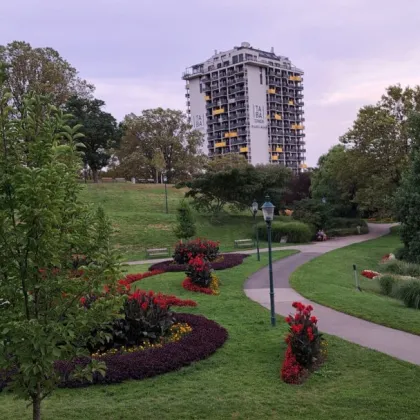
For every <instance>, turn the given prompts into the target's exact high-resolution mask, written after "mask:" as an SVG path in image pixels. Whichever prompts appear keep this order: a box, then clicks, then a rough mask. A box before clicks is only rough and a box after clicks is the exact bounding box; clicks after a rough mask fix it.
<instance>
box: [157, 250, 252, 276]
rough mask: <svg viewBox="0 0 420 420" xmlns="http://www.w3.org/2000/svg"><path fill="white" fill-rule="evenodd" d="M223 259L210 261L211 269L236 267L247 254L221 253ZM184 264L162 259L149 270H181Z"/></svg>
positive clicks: (184, 266) (185, 267) (183, 269)
mask: <svg viewBox="0 0 420 420" xmlns="http://www.w3.org/2000/svg"><path fill="white" fill-rule="evenodd" d="M220 257H223V260H220V261H217V260H216V261H213V262H211V263H210V264H211V266H212V268H213V270H226V269H228V268H232V267H236V266H237V265H241V264H242V263H243V261H244V259H245V258H246V257H249V255H248V254H233V253H232V254H221V255H220ZM186 269H187V265H186V264H176V263H174V262H173V260H167V261H162V262H160V263H156V264H153V265H151V266H150V267H149V271H153V270H162V271H165V272H183V271H186Z"/></svg>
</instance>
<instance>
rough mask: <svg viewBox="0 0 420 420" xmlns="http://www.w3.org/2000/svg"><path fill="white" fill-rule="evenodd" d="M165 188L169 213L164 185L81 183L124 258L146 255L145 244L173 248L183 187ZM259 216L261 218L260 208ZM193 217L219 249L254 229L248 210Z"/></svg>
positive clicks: (199, 229) (228, 247) (200, 231)
mask: <svg viewBox="0 0 420 420" xmlns="http://www.w3.org/2000/svg"><path fill="white" fill-rule="evenodd" d="M167 191H168V208H169V213H168V214H166V212H165V190H164V186H163V185H154V184H137V185H133V184H129V183H126V184H87V185H86V186H84V187H83V193H82V198H83V199H84V200H85V201H86V202H88V203H92V204H94V205H101V206H102V207H103V208H104V209H105V211H106V214H107V215H108V216H109V217H110V219H111V221H112V223H113V226H114V228H115V229H116V230H117V233H116V235H115V239H114V243H115V245H116V246H117V247H118V248H119V250H120V251H121V252H122V253H123V256H124V259H125V260H126V261H135V260H142V259H145V257H146V255H145V250H146V249H147V248H153V247H155V248H156V247H169V248H172V247H173V245H174V244H175V243H176V241H177V239H176V237H175V235H174V234H173V227H174V225H175V223H176V207H177V205H178V203H179V201H180V200H181V199H182V198H183V196H184V192H185V191H183V190H178V189H176V188H174V187H173V186H168V188H167ZM258 217H259V218H260V219H261V220H262V215H261V212H260V214H259V216H258ZM283 217H284V216H283ZM195 218H196V225H197V236H199V237H202V238H208V239H212V240H217V241H220V245H221V250H222V251H231V250H233V242H234V240H236V239H247V238H250V237H251V236H252V233H253V226H254V225H253V217H252V215H251V213H247V212H244V213H235V212H232V211H230V212H229V213H226V214H225V215H224V216H223V217H221V218H220V220H218V221H212V220H211V219H210V217H209V216H207V215H201V214H198V213H196V214H195ZM266 246H267V243H265V242H262V243H261V248H263V247H266ZM276 246H280V244H276Z"/></svg>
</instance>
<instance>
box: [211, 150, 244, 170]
mask: <svg viewBox="0 0 420 420" xmlns="http://www.w3.org/2000/svg"><path fill="white" fill-rule="evenodd" d="M247 166H249V163H248V161H247V160H246V158H245V156H243V155H241V154H239V153H227V154H225V155H220V156H215V157H214V158H213V159H209V161H208V162H207V165H206V169H207V170H208V171H213V172H220V171H228V170H230V169H234V168H237V169H244V168H246V167H247Z"/></svg>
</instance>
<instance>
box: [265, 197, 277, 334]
mask: <svg viewBox="0 0 420 420" xmlns="http://www.w3.org/2000/svg"><path fill="white" fill-rule="evenodd" d="M274 207H275V206H274V205H273V203H271V201H270V197H269V196H268V195H267V196H266V197H265V203H264V204H263V206H262V207H261V210H262V212H263V216H264V220H265V223H267V236H268V272H269V278H270V311H271V326H272V327H274V326H275V325H276V310H275V307H274V282H273V260H272V256H271V222H272V221H273V218H274Z"/></svg>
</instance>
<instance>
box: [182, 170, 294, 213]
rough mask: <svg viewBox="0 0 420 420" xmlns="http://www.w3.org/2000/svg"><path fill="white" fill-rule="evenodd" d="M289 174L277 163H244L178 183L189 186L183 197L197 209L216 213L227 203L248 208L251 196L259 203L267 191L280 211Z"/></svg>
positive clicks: (263, 199) (251, 200) (239, 207)
mask: <svg viewBox="0 0 420 420" xmlns="http://www.w3.org/2000/svg"><path fill="white" fill-rule="evenodd" d="M290 177H291V172H290V170H288V169H285V168H282V167H280V166H276V165H257V166H256V167H254V166H252V165H247V166H246V167H244V168H233V169H229V170H226V171H218V172H214V171H207V172H205V173H203V174H201V175H199V176H196V177H194V179H192V180H190V181H187V182H184V183H180V184H178V185H177V186H178V187H180V188H181V187H187V188H188V191H187V193H186V194H185V196H186V197H191V198H192V199H193V202H192V204H193V206H194V207H195V208H196V209H197V210H198V211H201V212H207V213H211V214H212V215H217V214H219V213H220V212H221V211H222V210H223V209H224V207H225V205H226V204H230V205H233V206H234V207H236V208H238V209H241V210H243V209H245V208H249V207H250V206H251V203H252V202H253V200H254V199H256V200H257V201H258V202H259V203H260V204H262V203H263V202H264V201H265V196H266V194H269V195H270V198H271V201H272V202H273V203H274V204H275V205H276V208H277V210H279V209H280V208H282V207H283V206H284V192H285V190H286V186H287V183H288V181H289V179H290Z"/></svg>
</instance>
